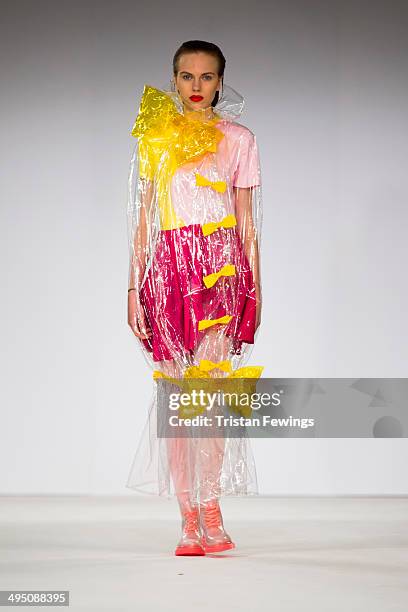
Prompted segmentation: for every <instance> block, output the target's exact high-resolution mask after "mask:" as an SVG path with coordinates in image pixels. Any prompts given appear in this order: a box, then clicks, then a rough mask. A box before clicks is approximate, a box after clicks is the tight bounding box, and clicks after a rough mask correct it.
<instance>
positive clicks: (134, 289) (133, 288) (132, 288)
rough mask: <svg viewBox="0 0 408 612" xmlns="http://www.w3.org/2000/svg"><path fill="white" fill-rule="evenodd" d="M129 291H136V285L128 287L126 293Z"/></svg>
mask: <svg viewBox="0 0 408 612" xmlns="http://www.w3.org/2000/svg"><path fill="white" fill-rule="evenodd" d="M129 291H136V287H131V288H130V289H128V293H129Z"/></svg>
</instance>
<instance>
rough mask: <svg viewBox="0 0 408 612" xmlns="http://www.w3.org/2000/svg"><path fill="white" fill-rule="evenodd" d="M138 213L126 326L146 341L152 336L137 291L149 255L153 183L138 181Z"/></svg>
mask: <svg viewBox="0 0 408 612" xmlns="http://www.w3.org/2000/svg"><path fill="white" fill-rule="evenodd" d="M139 181H140V183H139V186H140V189H139V199H140V211H139V219H138V224H137V228H136V230H135V234H134V238H133V242H132V251H131V258H130V266H129V268H130V269H129V289H132V291H129V292H128V324H129V326H130V327H131V329H132V331H133V333H134V334H135V336H136V337H138V338H140V339H147V338H149V337H150V336H151V335H152V332H151V329H150V327H149V325H148V324H147V321H146V317H145V312H144V309H143V306H142V304H141V303H140V297H139V291H140V288H141V284H142V281H143V277H144V274H145V270H146V265H147V262H148V259H149V255H150V240H151V224H152V222H153V206H152V202H153V195H154V182H153V181H151V180H149V179H144V178H143V179H139Z"/></svg>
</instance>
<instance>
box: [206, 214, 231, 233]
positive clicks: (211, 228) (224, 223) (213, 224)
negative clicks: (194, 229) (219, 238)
mask: <svg viewBox="0 0 408 612" xmlns="http://www.w3.org/2000/svg"><path fill="white" fill-rule="evenodd" d="M236 224H237V219H236V217H235V215H227V216H226V217H224V218H223V219H222V220H221V221H210V222H209V223H204V224H203V225H202V230H203V234H204V236H208V235H209V234H212V233H213V232H215V230H217V229H218V228H219V227H226V228H228V227H234V225H236Z"/></svg>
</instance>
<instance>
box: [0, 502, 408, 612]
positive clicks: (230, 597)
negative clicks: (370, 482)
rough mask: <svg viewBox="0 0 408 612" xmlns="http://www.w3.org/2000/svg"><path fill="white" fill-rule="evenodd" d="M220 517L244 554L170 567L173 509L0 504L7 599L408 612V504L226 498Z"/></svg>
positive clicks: (150, 607)
mask: <svg viewBox="0 0 408 612" xmlns="http://www.w3.org/2000/svg"><path fill="white" fill-rule="evenodd" d="M221 508H222V510H223V515H224V522H225V527H226V529H227V531H228V532H229V533H230V535H231V536H232V538H233V540H234V541H235V542H236V545H237V548H236V549H234V550H232V551H227V552H226V553H218V554H213V555H207V556H205V557H195V558H189V557H176V556H174V547H175V545H176V543H177V540H178V538H179V535H180V518H179V514H178V506H177V504H176V502H175V500H174V499H171V500H167V499H161V498H157V497H150V496H144V495H139V494H137V493H134V492H130V495H129V496H126V497H98V496H97V497H76V496H75V497H71V496H68V497H47V496H43V497H42V496H39V497H10V496H4V497H0V551H1V553H0V555H1V556H0V590H10V589H18V590H47V589H52V590H69V591H70V606H69V608H67V607H58V608H57V607H46V608H40V607H35V608H34V609H36V610H40V609H44V610H45V609H47V610H64V609H65V610H75V611H77V610H78V611H81V612H82V611H84V612H85V611H87V612H88V611H95V612H102V611H105V610H107V611H109V612H122V611H123V612H139V611H140V612H150V611H155V612H160V611H162V610H166V611H167V610H169V611H172V610H177V612H184V611H187V610H188V611H189V612H190V611H191V610H193V611H197V610H208V609H210V608H212V610H213V611H214V612H218V611H226V610H228V611H229V610H231V611H234V612H236V611H241V610H242V611H245V612H252V611H253V610H265V611H266V610H267V611H270V610H274V611H276V612H289V611H290V612H292V611H296V612H309V611H313V612H320V611H321V612H345V611H351V612H360V611H364V612H377V611H378V612H391V611H392V612H397V611H401V612H402V611H404V612H406V611H407V610H408V498H406V497H405V498H404V497H385V498H380V497H346V498H344V497H343V498H327V497H311V498H304V497H292V498H282V497H250V498H245V497H244V498H221ZM0 609H1V610H12V609H13V610H15V609H17V608H16V607H13V608H11V607H1V608H0ZM18 609H20V610H22V609H24V608H21V607H19V608H18ZM30 609H31V608H30Z"/></svg>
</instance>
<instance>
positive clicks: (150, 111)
mask: <svg viewBox="0 0 408 612" xmlns="http://www.w3.org/2000/svg"><path fill="white" fill-rule="evenodd" d="M243 107H244V100H243V98H242V96H241V95H240V94H238V93H237V92H236V91H234V90H233V89H232V88H231V87H229V86H226V85H224V88H223V93H222V96H221V99H220V100H219V101H218V103H217V104H216V105H215V106H214V107H213V109H212V111H213V113H211V114H213V117H211V116H210V114H209V111H211V107H210V108H209V109H204V110H197V111H186V110H184V107H183V104H182V102H181V99H180V97H179V95H178V94H176V93H173V92H171V91H167V90H166V89H165V88H164V89H158V88H155V87H152V86H150V85H145V87H144V91H143V95H142V99H141V103H140V107H139V114H138V116H137V119H136V121H135V124H134V126H133V129H132V135H133V136H135V137H136V138H137V143H136V145H135V148H134V151H133V156H132V159H131V164H130V173H129V192H128V209H127V212H128V236H129V254H130V260H129V285H128V286H129V288H131V289H134V290H131V291H130V292H129V294H128V295H129V297H128V300H129V303H128V308H129V312H130V313H133V316H132V317H130V318H131V319H132V320H131V321H129V323H130V324H131V326H132V328H133V329H134V330H135V331H137V332H139V333H142V334H143V335H142V337H141V338H138V339H137V341H138V343H139V345H140V347H141V349H142V351H143V354H144V357H145V359H146V361H147V363H148V365H149V366H150V368H151V371H152V374H153V377H154V378H156V377H161V376H163V377H166V376H168V377H174V378H180V379H181V378H187V377H194V376H196V377H197V378H200V377H202V376H206V377H240V376H242V377H246V376H248V377H257V376H259V375H260V372H261V370H262V368H261V367H243V366H244V364H245V363H246V362H247V360H248V357H249V354H250V351H251V348H252V346H253V343H254V341H255V338H256V336H257V333H258V330H259V322H260V307H261V283H260V256H259V252H260V232H261V210H262V208H261V172H260V162H259V154H258V147H257V141H256V137H255V135H254V134H253V133H252V132H251V131H250V130H249V129H248V128H246V127H244V126H243V125H241V124H240V123H238V122H237V119H238V118H239V117H240V115H241V113H242V110H243ZM209 117H210V118H209ZM153 385H156V383H155V382H153ZM157 403H158V402H157V389H156V388H155V389H154V391H153V396H152V400H151V405H150V407H149V410H148V415H147V421H146V423H145V427H144V429H143V431H142V434H141V436H140V437H139V440H138V446H137V450H136V455H135V457H134V460H133V463H132V466H131V468H130V473H129V477H128V481H127V484H126V486H127V487H129V488H132V489H135V490H137V491H140V492H144V493H151V494H158V495H166V496H168V497H169V496H171V495H173V494H176V495H177V496H178V497H179V499H180V497H181V496H185V497H188V499H190V500H191V501H192V502H195V503H198V502H199V501H201V502H202V501H203V500H206V499H211V498H213V497H218V496H220V495H250V494H256V493H258V485H257V477H256V468H255V462H254V457H253V454H252V450H251V445H250V440H249V439H248V438H246V437H244V438H159V437H157V430H156V425H157ZM135 407H137V408H138V409H143V406H137V402H135Z"/></svg>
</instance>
